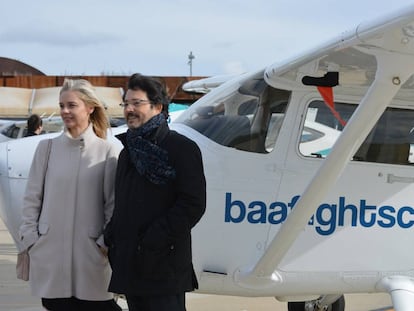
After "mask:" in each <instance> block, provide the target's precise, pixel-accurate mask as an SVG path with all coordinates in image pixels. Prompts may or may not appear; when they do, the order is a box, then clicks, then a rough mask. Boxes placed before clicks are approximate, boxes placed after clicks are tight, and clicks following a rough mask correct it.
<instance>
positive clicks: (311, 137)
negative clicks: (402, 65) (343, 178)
mask: <svg viewBox="0 0 414 311" xmlns="http://www.w3.org/2000/svg"><path fill="white" fill-rule="evenodd" d="M356 108H357V105H355V104H347V103H335V106H334V109H333V110H332V107H327V106H326V104H324V102H323V101H313V102H312V103H310V105H309V106H308V109H307V114H306V118H305V123H304V126H303V128H302V135H301V139H300V143H299V151H300V153H301V154H302V155H304V156H309V157H316V158H325V157H326V156H327V155H328V154H329V152H330V150H331V149H332V146H333V145H334V143H335V141H336V140H337V139H338V137H339V135H340V134H341V131H342V130H343V128H344V125H345V124H346V122H347V121H348V120H349V119H350V118H351V116H352V113H353V112H354V111H355V109H356ZM352 160H353V161H365V162H374V163H389V164H412V163H414V110H411V109H403V108H392V107H388V108H387V109H386V110H385V111H384V113H383V114H382V116H381V118H380V119H379V120H378V122H377V124H376V125H375V126H374V128H373V129H372V130H371V132H370V134H369V135H368V136H367V138H366V139H365V141H364V142H363V143H362V145H361V146H360V148H359V149H358V151H357V152H356V153H355V155H354V156H353V158H352Z"/></svg>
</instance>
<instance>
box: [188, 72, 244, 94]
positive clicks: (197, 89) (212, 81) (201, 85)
mask: <svg viewBox="0 0 414 311" xmlns="http://www.w3.org/2000/svg"><path fill="white" fill-rule="evenodd" d="M236 76H237V75H219V76H214V77H210V78H204V79H199V80H192V81H189V82H186V83H184V84H183V86H182V88H183V90H184V91H185V92H192V93H202V94H205V93H208V92H210V91H211V90H212V89H214V88H216V87H219V86H220V85H222V84H223V83H225V82H227V81H229V80H231V79H232V78H234V77H236Z"/></svg>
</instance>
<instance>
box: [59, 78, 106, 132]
mask: <svg viewBox="0 0 414 311" xmlns="http://www.w3.org/2000/svg"><path fill="white" fill-rule="evenodd" d="M65 91H73V92H77V93H78V95H79V98H80V99H81V100H82V101H83V102H84V103H85V104H86V105H87V106H88V107H93V108H94V110H93V112H92V113H91V115H90V121H91V122H92V126H93V130H94V132H95V134H96V135H97V136H98V137H100V138H104V139H105V138H106V132H107V129H108V128H109V127H110V124H109V120H108V117H107V115H106V112H105V107H104V106H103V104H102V103H101V101H100V100H99V98H98V96H97V95H96V93H95V89H94V87H93V86H92V84H91V83H90V82H89V81H87V80H84V79H76V80H72V79H65V80H64V81H63V85H62V89H61V90H60V94H62V93H63V92H65Z"/></svg>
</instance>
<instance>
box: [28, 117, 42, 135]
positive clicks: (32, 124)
mask: <svg viewBox="0 0 414 311" xmlns="http://www.w3.org/2000/svg"><path fill="white" fill-rule="evenodd" d="M42 129H43V121H42V118H41V117H39V116H38V115H37V114H32V115H31V116H30V117H29V118H28V119H27V134H26V136H35V135H39V134H40V133H41V132H42Z"/></svg>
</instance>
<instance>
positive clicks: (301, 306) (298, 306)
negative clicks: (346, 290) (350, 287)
mask: <svg viewBox="0 0 414 311" xmlns="http://www.w3.org/2000/svg"><path fill="white" fill-rule="evenodd" d="M288 310H289V311H319V310H324V311H344V310H345V297H344V296H343V295H342V296H341V297H340V298H339V299H338V300H337V301H335V302H334V303H333V304H331V305H329V306H328V308H327V309H320V308H318V307H317V305H316V301H306V302H305V301H298V302H288Z"/></svg>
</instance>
